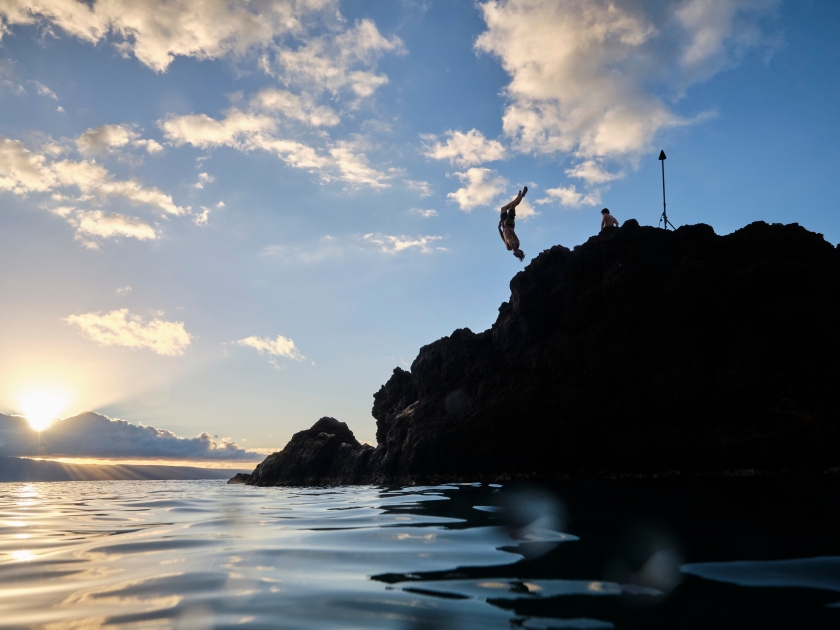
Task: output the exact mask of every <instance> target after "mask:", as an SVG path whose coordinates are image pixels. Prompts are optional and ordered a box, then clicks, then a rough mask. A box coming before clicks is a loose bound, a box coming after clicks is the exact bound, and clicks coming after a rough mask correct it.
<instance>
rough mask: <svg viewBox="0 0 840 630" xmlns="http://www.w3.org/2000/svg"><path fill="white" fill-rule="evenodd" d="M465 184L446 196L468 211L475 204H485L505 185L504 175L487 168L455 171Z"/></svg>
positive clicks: (488, 203) (475, 205)
mask: <svg viewBox="0 0 840 630" xmlns="http://www.w3.org/2000/svg"><path fill="white" fill-rule="evenodd" d="M455 175H457V176H458V178H459V179H460V180H461V181H462V182H464V183H466V186H465V187H463V188H459V189H458V190H456V191H455V192H451V193H449V194H448V195H446V196H447V197H449V198H450V199H453V200H454V201H455V202H456V203H457V204H458V205H459V206H460V208H461V210H464V211H466V212H469V211H470V210H472V209H473V208H475V207H477V206H487V205H490V203H491V202H492V201H493V198H494V197H495V196H496V195H498V194H499V193H500V192H502V191H503V190H504V189H505V186H506V185H507V180H505V178H504V177H499V176H498V175H497V173H496V171H494V170H491V169H489V168H477V167H474V168H470V169H467V170H466V171H465V172H463V173H455Z"/></svg>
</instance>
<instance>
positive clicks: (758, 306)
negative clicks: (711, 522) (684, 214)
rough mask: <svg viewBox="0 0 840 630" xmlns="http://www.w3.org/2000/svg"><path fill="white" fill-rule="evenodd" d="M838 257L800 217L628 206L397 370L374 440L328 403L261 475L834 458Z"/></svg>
mask: <svg viewBox="0 0 840 630" xmlns="http://www.w3.org/2000/svg"><path fill="white" fill-rule="evenodd" d="M838 272H840V254H839V253H838V251H837V249H836V248H834V247H833V246H832V245H830V244H829V243H827V242H826V241H825V240H824V239H823V238H822V236H821V235H819V234H814V233H811V232H808V231H807V230H805V229H804V228H802V227H800V226H798V225H796V224H793V225H779V224H776V225H767V224H765V223H760V222H759V223H753V224H751V225H748V226H747V227H745V228H743V229H741V230H738V231H737V232H735V233H733V234H730V235H727V236H717V235H715V233H714V231H713V230H712V228H711V227H709V226H707V225H690V226H684V227H682V228H680V229H678V230H676V231H674V232H666V231H664V230H660V229H657V228H652V227H641V226H639V225H638V223H637V222H636V221H633V220H629V221H627V222H626V223H625V224H624V225H623V226H622V227H621V228H620V229H610V230H607V231H605V232H604V233H603V234H601V235H599V236H596V237H593V238H591V239H589V241H587V242H586V243H584V244H583V245H580V246H578V247H575V248H574V250H569V249H567V248H565V247H562V246H559V245H558V246H555V247H552V248H551V249H549V250H546V251H544V252H542V253H541V254H540V255H539V256H537V257H536V258H535V259H534V260H533V261H532V262H531V263H530V264H529V265H528V266H527V267H526V268H525V270H523V271H521V272H520V273H518V274H516V276H515V277H514V278H513V280H512V281H511V283H510V288H511V297H510V300H509V301H508V302H505V303H504V304H502V306H501V307H500V309H499V316H498V319H497V320H496V323H495V324H494V325H493V326H492V327H491V328H490V329H489V330H486V331H484V332H481V333H478V334H475V333H473V332H471V331H470V330H468V329H461V330H456V331H455V332H454V333H452V335H450V336H449V337H444V338H443V339H440V340H438V341H436V342H434V343H432V344H430V345H428V346H425V347H423V348H421V350H420V353H419V355H418V356H417V358H416V359H415V361H414V363H413V364H412V366H411V371H410V372H408V371H405V370H402V369H400V368H396V369H395V370H394V373H393V375H392V376H391V378H390V380H389V381H388V382H387V383H386V384H385V385H384V386H383V387H382V388H381V389H380V390H379V392H377V393H376V394H375V395H374V405H373V415H374V417H375V418H376V421H377V433H376V439H377V442H378V446H377V447H376V448H375V449H374V448H372V447H370V446H366V445H361V444H359V443H358V442H357V441H356V440H355V438H354V437H353V434H352V432H350V431H349V429H347V427H346V425H344V424H343V423H338V422H337V421H335V420H332V419H322V420H319V421H318V423H317V424H316V425H315V426H314V427H313V428H312V429H309V430H308V431H302V432H300V433H298V434H296V435H295V436H294V437H293V438H292V441H291V442H290V443H289V445H288V446H287V447H286V448H285V449H284V450H283V451H281V452H280V453H275V454H274V455H272V456H270V457H269V458H268V459H267V460H266V461H265V462H263V463H262V464H260V466H258V467H257V469H256V470H255V471H254V473H253V475H252V476H251V479H250V480H249V481H248V483H251V484H258V485H285V484H290V485H294V484H340V483H415V482H423V483H425V482H435V481H444V480H446V481H453V480H467V479H469V480H477V479H484V480H506V479H517V478H522V479H524V478H531V479H535V478H539V479H554V478H560V477H562V476H564V475H569V474H572V475H584V476H585V475H594V474H625V473H655V472H664V471H674V470H678V471H685V472H692V471H693V472H700V471H721V470H726V469H741V468H759V469H768V470H778V469H783V468H809V467H821V466H836V465H838V464H840V398H838V396H837V393H836V392H837V383H838V382H839V381H838V377H840V361H838V350H840V329H838V325H837V322H838V320H839V319H840V318H838V316H840V274H839V273H838ZM327 420H328V421H329V424H325V421H327Z"/></svg>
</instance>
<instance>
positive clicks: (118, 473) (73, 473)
mask: <svg viewBox="0 0 840 630" xmlns="http://www.w3.org/2000/svg"><path fill="white" fill-rule="evenodd" d="M238 472H248V471H247V470H246V469H243V470H241V471H240V470H237V469H231V468H200V467H197V466H165V465H142V464H125V465H119V464H67V463H63V462H55V461H47V460H38V459H29V458H24V457H0V483H21V482H36V481H165V480H181V481H186V480H193V479H194V480H199V479H220V480H223V479H228V478H229V477H230V476H231V474H236V473H238Z"/></svg>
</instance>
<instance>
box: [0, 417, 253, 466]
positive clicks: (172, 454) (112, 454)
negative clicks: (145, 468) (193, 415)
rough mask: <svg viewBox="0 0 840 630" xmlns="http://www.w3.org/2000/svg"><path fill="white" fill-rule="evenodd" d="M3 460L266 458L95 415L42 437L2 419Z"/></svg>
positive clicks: (58, 425)
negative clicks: (26, 457) (20, 458)
mask: <svg viewBox="0 0 840 630" xmlns="http://www.w3.org/2000/svg"><path fill="white" fill-rule="evenodd" d="M0 455H5V456H42V457H43V456H54V457H59V456H63V457H97V458H104V459H119V458H149V459H173V460H183V459H199V460H231V459H233V460H243V461H246V460H247V461H252V460H260V459H262V458H263V457H264V455H261V454H259V453H257V452H253V451H248V450H246V449H244V448H242V447H241V446H238V445H237V444H236V443H235V442H233V441H231V440H230V439H229V438H225V439H222V440H218V438H214V436H212V435H210V434H209V433H201V434H199V435H198V436H197V437H194V438H182V437H178V436H177V435H176V434H175V433H173V432H171V431H167V430H166V429H157V428H155V427H150V426H143V425H134V424H131V423H129V422H126V421H125V420H119V419H116V418H113V419H112V418H108V417H106V416H103V415H100V414H98V413H93V412H90V411H87V412H84V413H80V414H78V415H76V416H73V417H71V418H66V419H64V420H61V421H58V422H55V423H53V424H52V425H50V426H48V427H47V428H46V429H44V430H43V431H41V432H40V433H39V432H38V431H35V430H34V429H33V428H32V427H31V426H30V425H29V422H27V420H26V419H25V418H23V417H21V416H7V415H4V414H0Z"/></svg>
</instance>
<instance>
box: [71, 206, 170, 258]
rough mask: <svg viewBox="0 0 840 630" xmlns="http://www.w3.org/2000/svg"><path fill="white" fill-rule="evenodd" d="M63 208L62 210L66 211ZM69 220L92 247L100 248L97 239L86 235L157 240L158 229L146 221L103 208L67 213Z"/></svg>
mask: <svg viewBox="0 0 840 630" xmlns="http://www.w3.org/2000/svg"><path fill="white" fill-rule="evenodd" d="M64 210H65V208H62V209H61V211H64ZM66 218H67V222H68V223H69V224H70V225H72V226H73V227H74V228H76V234H77V236H79V237H80V240H82V242H83V243H84V244H85V245H86V246H87V247H89V248H91V249H98V248H99V246H98V244H97V243H96V241H91V240H89V239H85V238H84V237H86V236H98V237H102V238H115V237H120V236H126V237H129V238H136V239H137V240H139V241H150V240H155V239H156V238H157V237H158V234H157V231H156V230H155V228H154V227H152V226H151V225H150V224H149V223H147V222H146V221H143V220H142V219H138V218H137V217H129V216H126V215H124V214H117V213H113V214H105V213H103V212H102V211H101V210H88V211H83V210H78V211H75V212H73V213H68V214H67V215H66Z"/></svg>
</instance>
